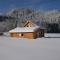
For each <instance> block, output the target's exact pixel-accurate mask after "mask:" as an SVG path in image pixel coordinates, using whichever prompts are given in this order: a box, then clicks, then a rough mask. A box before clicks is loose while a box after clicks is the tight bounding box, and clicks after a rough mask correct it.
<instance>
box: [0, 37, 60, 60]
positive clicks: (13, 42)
mask: <svg viewBox="0 0 60 60" xmlns="http://www.w3.org/2000/svg"><path fill="white" fill-rule="evenodd" d="M0 60H60V38H37V39H22V38H11V37H6V36H0Z"/></svg>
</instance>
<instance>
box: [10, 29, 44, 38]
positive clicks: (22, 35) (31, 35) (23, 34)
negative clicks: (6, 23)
mask: <svg viewBox="0 0 60 60" xmlns="http://www.w3.org/2000/svg"><path fill="white" fill-rule="evenodd" d="M10 36H11V37H17V38H29V39H35V38H40V37H44V30H42V29H40V28H39V29H37V30H36V31H34V32H11V33H10Z"/></svg>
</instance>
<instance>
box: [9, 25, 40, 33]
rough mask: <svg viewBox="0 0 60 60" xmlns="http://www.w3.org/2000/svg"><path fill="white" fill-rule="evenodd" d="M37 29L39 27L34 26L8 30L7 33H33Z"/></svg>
mask: <svg viewBox="0 0 60 60" xmlns="http://www.w3.org/2000/svg"><path fill="white" fill-rule="evenodd" d="M38 28H39V26H36V27H17V28H15V29H12V30H10V31H9V32H34V31H36V29H38Z"/></svg>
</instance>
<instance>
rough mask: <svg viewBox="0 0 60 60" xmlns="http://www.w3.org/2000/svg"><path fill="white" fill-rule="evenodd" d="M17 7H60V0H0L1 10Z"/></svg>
mask: <svg viewBox="0 0 60 60" xmlns="http://www.w3.org/2000/svg"><path fill="white" fill-rule="evenodd" d="M15 7H30V8H36V9H43V10H51V9H60V0H0V12H3V11H6V10H8V9H10V8H15Z"/></svg>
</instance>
